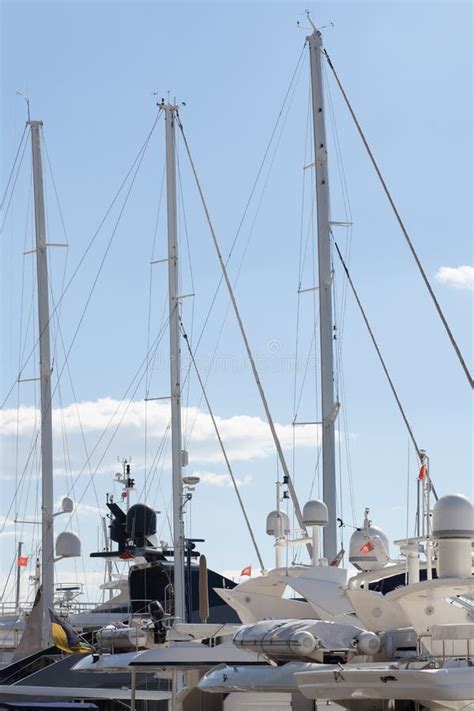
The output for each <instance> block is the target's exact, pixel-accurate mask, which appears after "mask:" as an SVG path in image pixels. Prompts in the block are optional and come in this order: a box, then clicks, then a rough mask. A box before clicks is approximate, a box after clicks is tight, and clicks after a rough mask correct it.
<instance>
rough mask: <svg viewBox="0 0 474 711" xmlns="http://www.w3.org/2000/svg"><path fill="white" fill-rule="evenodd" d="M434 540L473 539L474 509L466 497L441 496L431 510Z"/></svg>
mask: <svg viewBox="0 0 474 711" xmlns="http://www.w3.org/2000/svg"><path fill="white" fill-rule="evenodd" d="M433 536H434V537H435V538H440V539H443V538H474V508H473V505H472V503H471V501H469V499H468V498H467V497H466V496H462V494H450V495H448V496H442V497H441V498H440V499H439V500H438V501H437V502H436V504H435V507H434V509H433Z"/></svg>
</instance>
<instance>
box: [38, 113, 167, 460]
mask: <svg viewBox="0 0 474 711" xmlns="http://www.w3.org/2000/svg"><path fill="white" fill-rule="evenodd" d="M156 121H157V120H156ZM156 121H155V124H154V126H155V125H156ZM151 135H152V132H150V133H149V134H148V142H149V139H150V138H151ZM148 142H147V143H146V146H145V149H144V150H143V151H142V152H141V156H140V158H139V160H138V162H136V168H135V172H134V174H133V176H132V180H131V182H130V185H129V187H128V190H127V191H126V194H125V198H124V201H123V204H122V206H121V208H120V210H119V214H118V217H117V219H116V221H115V225H114V228H113V230H112V233H111V235H110V238H109V241H108V243H107V245H106V249H105V252H104V254H103V255H102V259H101V261H100V264H99V269H98V271H97V273H96V274H95V277H94V280H93V282H92V286H91V287H90V289H89V293H88V296H87V299H86V302H85V305H84V307H83V309H82V312H81V315H80V318H79V321H78V323H77V325H76V328H75V330H74V334H73V337H72V339H71V342H70V344H69V347H68V349H67V351H66V352H65V358H64V363H63V365H62V367H61V369H60V371H59V373H58V375H57V379H56V385H55V387H54V389H53V391H52V393H51V401H50V402H49V403H48V408H51V407H52V402H53V397H54V395H55V393H56V390H57V388H58V385H59V382H60V380H61V377H62V374H63V372H64V369H65V368H66V367H67V366H68V363H69V356H70V354H71V351H72V348H73V346H74V343H75V341H76V338H77V336H78V334H79V330H80V327H81V325H82V322H83V320H84V318H85V315H86V312H87V309H88V307H89V304H90V302H91V299H92V295H93V293H94V290H95V288H96V286H97V283H98V281H99V277H100V274H101V272H102V269H103V267H104V264H105V262H106V259H107V256H108V254H109V251H110V248H111V246H112V242H113V240H114V237H115V234H116V232H117V229H118V226H119V223H120V220H121V218H122V215H123V212H124V210H125V207H126V205H127V202H128V198H129V197H130V193H131V191H132V188H133V185H134V183H135V180H136V177H137V174H138V171H139V169H140V166H141V164H142V161H143V158H144V155H145V150H146V147H147V146H148ZM96 234H97V233H96ZM86 251H87V250H86ZM75 273H77V268H76V272H75ZM70 283H71V279H70V280H69V282H68V285H69V284H70ZM66 289H67V286H66ZM64 293H65V292H63V294H62V296H61V298H60V300H59V302H58V303H56V306H55V307H54V309H53V311H52V314H51V316H50V318H49V323H50V322H51V319H52V318H54V316H55V314H56V311H57V308H58V305H59V304H60V303H61V301H62V298H63V296H64ZM38 436H39V432H38V433H37V436H36V438H35V442H34V446H36V442H37V439H38ZM28 459H29V457H28Z"/></svg>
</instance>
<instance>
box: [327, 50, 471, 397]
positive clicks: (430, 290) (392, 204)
mask: <svg viewBox="0 0 474 711" xmlns="http://www.w3.org/2000/svg"><path fill="white" fill-rule="evenodd" d="M323 52H324V55H325V57H326V59H327V62H328V64H329V66H330V68H331V71H332V73H333V75H334V78H335V80H336V82H337V85H338V87H339V89H340V91H341V94H342V97H343V99H344V102H345V104H346V106H347V108H348V109H349V113H350V115H351V117H352V120H353V121H354V124H355V126H356V129H357V131H358V133H359V136H360V137H361V139H362V143H363V144H364V147H365V149H366V151H367V154H368V156H369V158H370V161H371V163H372V165H373V167H374V169H375V172H376V173H377V176H378V178H379V180H380V183H381V185H382V188H383V191H384V193H385V195H386V197H387V199H388V202H389V204H390V207H391V208H392V210H393V213H394V215H395V218H396V220H397V222H398V224H399V226H400V229H401V231H402V234H403V236H404V237H405V240H406V243H407V245H408V248H409V250H410V252H411V254H412V257H413V259H414V260H415V263H416V266H417V267H418V271H419V272H420V274H421V277H422V279H423V281H424V283H425V286H426V288H427V290H428V293H429V295H430V297H431V300H432V301H433V304H434V306H435V308H436V311H437V312H438V316H439V317H440V319H441V322H442V324H443V326H444V328H445V330H446V333H447V335H448V338H449V340H450V341H451V345H452V347H453V349H454V352H455V353H456V355H457V358H458V360H459V363H460V365H461V367H462V369H463V370H464V374H465V375H466V378H467V380H468V383H469V385H470V386H471V388H474V378H473V377H472V375H471V373H470V371H469V368H468V367H467V364H466V362H465V360H464V358H463V356H462V353H461V350H460V348H459V346H458V344H457V342H456V339H455V338H454V335H453V333H452V331H451V329H450V327H449V324H448V322H447V320H446V317H445V315H444V313H443V310H442V308H441V306H440V304H439V302H438V300H437V298H436V296H435V293H434V291H433V288H432V286H431V284H430V281H429V279H428V276H427V275H426V272H425V270H424V268H423V265H422V264H421V261H420V259H419V257H418V254H417V252H416V250H415V247H414V246H413V242H412V241H411V239H410V236H409V234H408V230H407V228H406V227H405V224H404V222H403V220H402V218H401V215H400V213H399V212H398V209H397V207H396V205H395V202H394V200H393V198H392V195H391V193H390V191H389V189H388V187H387V184H386V182H385V180H384V178H383V175H382V173H381V170H380V168H379V166H378V164H377V161H376V160H375V157H374V154H373V153H372V151H371V149H370V146H369V144H368V141H367V139H366V137H365V134H364V132H363V130H362V127H361V125H360V123H359V121H358V119H357V117H356V115H355V113H354V109H353V108H352V105H351V103H350V101H349V98H348V96H347V94H346V92H345V91H344V88H343V86H342V84H341V81H340V79H339V76H338V74H337V72H336V70H335V68H334V65H333V63H332V61H331V59H330V57H329V54H328V53H327V51H326V50H325V49H324V50H323Z"/></svg>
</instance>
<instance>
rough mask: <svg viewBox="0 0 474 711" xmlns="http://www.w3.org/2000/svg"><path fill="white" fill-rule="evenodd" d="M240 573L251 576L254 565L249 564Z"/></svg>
mask: <svg viewBox="0 0 474 711" xmlns="http://www.w3.org/2000/svg"><path fill="white" fill-rule="evenodd" d="M240 575H241V576H242V575H248V576H249V577H250V576H251V575H252V566H251V565H247V567H246V568H244V569H243V571H242V572H241V573H240Z"/></svg>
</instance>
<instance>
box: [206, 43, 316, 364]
mask: <svg viewBox="0 0 474 711" xmlns="http://www.w3.org/2000/svg"><path fill="white" fill-rule="evenodd" d="M305 47H306V42H305V43H304V45H303V47H302V49H301V52H300V55H299V57H298V61H297V63H296V66H295V69H294V71H293V74H292V77H291V80H290V84H289V85H288V88H287V90H286V92H285V95H284V97H283V102H282V104H281V107H280V110H279V112H278V116H277V118H276V120H275V123H274V125H273V128H272V131H271V134H270V138H269V140H268V143H267V146H266V148H265V151H264V154H263V157H262V160H261V161H260V165H259V167H258V170H257V174H256V176H255V180H254V182H253V185H252V189H251V191H250V194H249V197H248V199H247V202H246V204H245V208H244V211H243V213H242V217H241V219H240V222H239V225H238V227H237V231H236V233H235V236H234V239H233V241H232V244H231V248H230V250H229V253H228V255H227V258H226V260H225V266H226V267H227V266H228V264H229V261H230V258H231V257H232V254H233V251H234V248H235V245H236V243H237V240H238V238H239V235H240V232H241V230H242V227H243V224H244V221H245V218H246V216H247V213H248V211H249V208H250V204H251V202H252V199H253V196H254V194H255V191H256V189H257V185H258V182H259V180H260V176H261V174H262V171H263V168H264V165H265V163H266V160H267V157H268V154H269V152H270V148H271V146H272V143H273V139H274V137H275V135H276V132H277V129H278V125H279V123H280V120H281V118H282V116H283V112H284V109H285V107H286V103H287V101H288V99H289V97H290V93H291V90H292V87H293V84H294V82H295V79H296V77H297V74H298V70H299V68H300V64H301V60H302V58H303V53H304V50H305ZM223 281H224V277H223V275H221V276H220V278H219V281H218V283H217V287H216V289H215V291H214V294H213V297H212V299H211V303H210V305H209V309H208V311H207V314H206V317H205V319H204V323H203V325H202V328H201V331H200V334H199V337H198V340H197V344H196V348H195V352H196V351H197V349H198V348H199V345H200V343H201V339H202V336H203V334H204V331H205V329H206V326H207V323H208V321H209V318H210V316H211V313H212V310H213V308H214V305H215V302H216V299H217V296H218V294H219V291H220V288H221V285H222V282H223Z"/></svg>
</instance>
